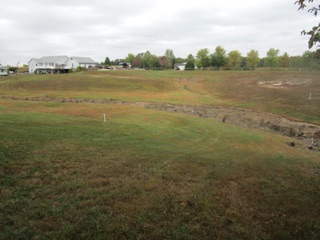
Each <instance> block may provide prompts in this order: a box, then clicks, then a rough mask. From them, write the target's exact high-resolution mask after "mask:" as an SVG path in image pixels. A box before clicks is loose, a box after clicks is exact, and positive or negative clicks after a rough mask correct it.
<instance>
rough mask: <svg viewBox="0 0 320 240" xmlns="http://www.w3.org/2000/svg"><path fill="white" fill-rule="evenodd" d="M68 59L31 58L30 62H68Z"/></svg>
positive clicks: (62, 57)
mask: <svg viewBox="0 0 320 240" xmlns="http://www.w3.org/2000/svg"><path fill="white" fill-rule="evenodd" d="M68 59H69V58H68V57H67V56H45V57H42V58H31V60H30V61H32V60H34V61H36V62H59V61H61V60H68ZM30 61H29V62H30Z"/></svg>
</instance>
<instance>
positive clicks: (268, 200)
mask: <svg viewBox="0 0 320 240" xmlns="http://www.w3.org/2000/svg"><path fill="white" fill-rule="evenodd" d="M105 74H111V75H112V76H113V77H114V79H113V80H112V78H111V77H110V79H111V80H108V79H109V78H107V77H106V76H105ZM131 74H132V75H136V76H134V77H133V76H131ZM183 74H187V73H185V72H184V73H181V72H165V71H164V72H152V71H150V72H149V71H146V72H134V71H131V72H129V71H123V72H121V73H119V72H115V73H114V72H110V73H109V72H108V73H103V74H102V73H84V74H83V75H84V76H87V77H83V78H81V79H82V80H83V82H80V80H79V78H78V76H82V75H80V74H78V75H75V74H74V75H50V76H18V77H13V78H9V79H7V80H2V79H1V81H0V93H1V96H19V97H39V96H40V97H44V96H45V95H48V96H49V97H59V98H62V97H63V98H78V97H86V98H90V99H102V98H106V99H108V98H111V97H112V98H115V99H122V100H131V101H134V100H135V99H137V100H139V101H164V102H171V103H174V102H177V103H185V104H201V103H202V104H203V103H206V104H230V105H237V106H239V105H241V104H243V105H245V104H246V107H254V108H258V109H260V110H263V109H264V107H265V109H267V108H269V106H268V105H267V104H266V103H265V104H264V105H263V104H262V102H263V101H262V99H261V100H260V102H259V101H253V102H250V101H251V100H248V99H249V97H246V96H245V95H246V94H244V95H241V96H242V97H241V96H240V94H238V95H237V96H238V97H237V98H234V97H230V96H231V95H229V94H231V92H234V93H235V94H236V93H237V91H238V89H237V88H236V87H234V88H230V89H231V90H230V91H229V90H228V89H226V87H230V86H232V85H233V84H231V83H230V85H228V84H227V83H226V81H228V79H229V81H236V80H233V79H234V78H233V77H232V76H233V75H232V74H235V76H239V79H241V78H242V79H243V78H246V77H245V76H246V75H245V74H249V75H250V74H253V73H251V72H248V73H239V75H238V74H237V73H235V72H233V73H232V72H230V73H229V72H228V73H225V72H221V73H215V74H217V76H216V79H213V77H212V76H211V77H210V76H209V74H208V73H207V72H192V73H188V74H189V75H190V74H194V76H191V77H189V79H186V78H187V76H183ZM197 74H198V75H197ZM242 74H243V75H242ZM258 74H261V76H263V74H266V73H264V72H261V73H258ZM272 74H275V75H276V76H278V75H277V74H282V73H278V72H273V73H272ZM290 74H300V73H290ZM306 74H311V75H312V76H314V79H316V77H317V74H315V73H306ZM181 75H182V76H183V77H180V76H181ZM311 75H310V76H309V77H311ZM75 76H76V77H75ZM129 76H130V77H132V78H130V79H131V80H132V81H133V82H134V83H137V82H139V81H140V82H141V86H136V89H135V86H134V84H133V83H131V82H130V83H128V84H127V87H126V88H127V90H124V89H125V85H126V84H125V81H129V78H128V77H129ZM139 76H140V77H141V76H144V77H143V78H141V79H139ZM254 76H256V75H254ZM261 76H260V77H261ZM105 77H106V78H105ZM104 78H105V79H104ZM176 78H177V79H176ZM178 78H181V79H178ZM182 78H184V79H182ZM195 78H197V79H201V81H202V82H200V80H195ZM211 78H212V79H211ZM50 79H51V80H52V81H53V82H51V81H50ZM94 79H96V80H94ZM121 79H122V80H121ZM85 81H87V82H86V83H84V82H85ZM95 81H97V82H95ZM99 81H100V82H99ZM117 81H120V83H121V84H120V86H115V85H116V84H117ZM266 81H270V80H266ZM63 82H64V83H65V84H66V87H65V89H64V88H63V87H62V86H63ZM101 82H102V83H101ZM144 82H146V83H145V85H144ZM111 83H112V84H113V85H112V84H111ZM50 84H51V86H50V87H48V85H50ZM55 84H56V85H55ZM81 84H83V85H82V86H81ZM95 84H96V85H95ZM99 84H101V85H100V86H98V85H99ZM107 84H110V88H108V87H107ZM118 84H119V83H118ZM130 84H132V85H130ZM179 84H181V85H182V87H180V85H179ZM201 84H206V87H203V86H201ZM312 84H316V81H315V82H314V83H312ZM112 86H113V87H112ZM249 86H250V85H249ZM252 86H253V85H252ZM314 86H316V85H314ZM290 87H291V86H289V87H288V88H287V89H286V90H285V91H286V92H287V94H288V95H290V93H289V91H290V90H288V89H290ZM305 87H307V86H305ZM313 88H314V91H318V89H317V88H316V87H313ZM112 89H113V90H112ZM276 90H278V89H276ZM308 90H309V89H308ZM248 91H249V90H248ZM259 91H260V90H259ZM153 93H155V94H156V96H157V98H154V99H153V98H152V96H153ZM99 94H100V95H99ZM112 94H113V95H112ZM157 94H158V95H157ZM263 94H265V95H263ZM269 95H270V93H268V92H267V93H265V91H263V90H261V98H262V97H264V98H265V99H267V100H268V98H267V97H268V96H269ZM301 95H302V94H301ZM307 97H308V96H307ZM314 98H315V99H316V94H315V97H314ZM161 99H162V100H161ZM184 99H185V102H184ZM301 99H302V97H301ZM313 100H314V99H312V100H310V101H309V102H308V104H310V103H312V104H313ZM224 101H226V102H225V103H224ZM288 101H289V103H290V101H294V99H292V100H291V99H289V100H288ZM306 101H307V100H306ZM276 103H277V102H276ZM297 103H301V104H305V103H303V101H302V100H301V101H300V102H297ZM270 104H275V103H270ZM275 106H278V105H277V104H275ZM305 106H306V105H305ZM310 107H312V108H314V109H317V106H316V105H315V106H313V105H311V106H310ZM292 108H293V106H292ZM283 109H286V108H285V107H284V106H283V108H282V107H281V106H280V107H278V108H276V109H274V110H275V111H280V112H282V111H283ZM317 110H318V109H317ZM104 113H105V114H106V117H107V123H104V121H103V114H104ZM284 113H285V114H288V115H290V114H292V113H293V111H291V110H290V109H289V110H288V112H284ZM312 114H313V113H308V112H307V111H306V112H302V113H301V114H298V112H297V114H296V116H295V117H297V118H300V119H303V118H304V117H305V116H307V117H309V118H310V119H312V121H314V122H317V121H319V120H318V119H317V116H316V115H315V116H314V115H312ZM292 117H294V116H293V115H292ZM314 119H315V120H314ZM0 127H1V131H0V159H1V160H0V164H1V165H0V182H1V185H0V186H1V188H0V189H1V204H0V213H1V214H0V229H1V231H0V239H319V237H320V224H319V222H320V217H319V216H320V202H319V199H320V177H319V176H320V163H319V153H317V152H312V151H307V150H305V151H304V150H301V149H297V148H293V147H289V146H288V145H287V142H289V141H290V139H289V138H287V137H284V136H280V135H275V134H272V133H268V132H264V131H260V130H248V129H242V128H238V127H236V126H231V125H226V124H223V123H221V122H218V121H212V120H209V119H202V118H198V117H194V116H187V115H182V114H176V113H167V112H161V111H155V110H145V109H141V108H138V107H130V106H126V105H106V104H89V103H82V104H75V103H74V104H72V103H56V102H30V101H17V100H15V101H14V100H8V99H0Z"/></svg>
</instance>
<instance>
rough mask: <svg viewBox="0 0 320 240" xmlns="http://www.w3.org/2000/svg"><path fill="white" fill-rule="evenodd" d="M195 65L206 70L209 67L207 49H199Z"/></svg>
mask: <svg viewBox="0 0 320 240" xmlns="http://www.w3.org/2000/svg"><path fill="white" fill-rule="evenodd" d="M196 65H197V67H198V68H202V69H204V68H206V67H209V65H210V59H209V50H208V48H203V49H200V50H199V51H198V53H197V57H196Z"/></svg>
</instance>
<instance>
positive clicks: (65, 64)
mask: <svg viewBox="0 0 320 240" xmlns="http://www.w3.org/2000/svg"><path fill="white" fill-rule="evenodd" d="M28 64H29V73H36V74H44V73H67V72H69V70H70V69H77V67H79V66H80V67H85V68H89V67H92V66H95V65H96V64H97V62H95V61H93V60H92V59H91V58H88V57H71V58H69V57H67V56H46V57H42V58H31V60H30V61H29V62H28Z"/></svg>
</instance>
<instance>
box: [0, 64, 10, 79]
mask: <svg viewBox="0 0 320 240" xmlns="http://www.w3.org/2000/svg"><path fill="white" fill-rule="evenodd" d="M8 75H9V70H8V68H7V67H5V66H2V65H0V76H8Z"/></svg>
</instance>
